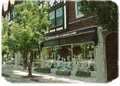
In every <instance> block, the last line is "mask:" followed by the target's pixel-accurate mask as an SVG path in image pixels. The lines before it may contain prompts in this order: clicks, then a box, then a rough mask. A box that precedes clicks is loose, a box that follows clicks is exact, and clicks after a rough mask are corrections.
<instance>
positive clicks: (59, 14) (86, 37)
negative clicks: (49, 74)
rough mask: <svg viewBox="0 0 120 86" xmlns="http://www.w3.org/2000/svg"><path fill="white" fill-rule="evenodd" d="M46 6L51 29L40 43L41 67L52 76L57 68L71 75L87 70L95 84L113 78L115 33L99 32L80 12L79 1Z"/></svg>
mask: <svg viewBox="0 0 120 86" xmlns="http://www.w3.org/2000/svg"><path fill="white" fill-rule="evenodd" d="M49 3H50V6H51V9H50V20H51V27H50V29H49V31H48V32H47V33H46V34H45V37H46V39H47V40H45V41H44V42H43V43H42V44H41V46H42V51H41V67H48V68H51V70H53V73H55V71H56V70H59V69H61V70H70V71H71V74H73V75H75V74H76V72H77V71H83V72H86V71H89V72H90V73H91V77H94V78H96V82H108V81H111V80H113V79H114V78H116V77H117V76H118V65H117V63H118V62H117V61H118V60H117V59H118V56H117V55H118V54H117V50H118V48H117V46H118V44H117V32H108V31H105V30H102V27H101V26H98V25H97V23H96V20H95V18H94V16H92V15H91V14H83V13H82V12H81V11H80V10H81V5H80V1H66V0H56V1H54V0H53V1H50V2H49ZM109 36H111V37H110V38H109ZM112 42H114V43H112ZM109 43H110V44H111V43H112V44H111V45H110V44H109ZM110 46H112V47H110ZM112 49H114V50H115V51H112ZM110 52H112V53H110ZM113 58H114V61H113V60H112V59H113ZM114 70H115V71H114ZM111 74H113V75H111Z"/></svg>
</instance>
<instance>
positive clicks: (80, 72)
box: [75, 71, 90, 77]
mask: <svg viewBox="0 0 120 86" xmlns="http://www.w3.org/2000/svg"><path fill="white" fill-rule="evenodd" d="M75 76H79V77H90V72H84V71H77V72H76V74H75Z"/></svg>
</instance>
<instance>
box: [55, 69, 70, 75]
mask: <svg viewBox="0 0 120 86" xmlns="http://www.w3.org/2000/svg"><path fill="white" fill-rule="evenodd" d="M56 75H61V76H70V75H71V71H67V70H57V71H56Z"/></svg>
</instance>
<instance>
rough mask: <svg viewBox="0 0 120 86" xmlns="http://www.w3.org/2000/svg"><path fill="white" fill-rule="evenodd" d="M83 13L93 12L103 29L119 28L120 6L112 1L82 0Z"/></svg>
mask: <svg viewBox="0 0 120 86" xmlns="http://www.w3.org/2000/svg"><path fill="white" fill-rule="evenodd" d="M81 5H82V6H81V9H82V12H83V13H90V14H92V15H93V16H94V17H95V18H96V20H97V24H98V25H101V26H102V27H103V29H107V30H113V31H114V30H117V28H118V7H117V5H116V4H115V3H114V2H112V1H86V0H83V1H81Z"/></svg>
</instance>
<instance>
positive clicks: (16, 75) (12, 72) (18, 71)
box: [2, 65, 96, 83]
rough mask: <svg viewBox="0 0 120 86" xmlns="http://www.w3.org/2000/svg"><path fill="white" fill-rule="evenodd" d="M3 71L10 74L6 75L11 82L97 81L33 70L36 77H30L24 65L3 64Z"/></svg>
mask: <svg viewBox="0 0 120 86" xmlns="http://www.w3.org/2000/svg"><path fill="white" fill-rule="evenodd" d="M2 73H4V74H7V75H9V77H4V78H5V79H6V80H7V81H9V82H11V83H85V82H90V83H94V82H96V79H95V78H91V77H90V78H85V77H76V76H73V75H71V76H58V75H55V74H51V73H50V74H46V73H37V72H35V71H32V75H33V76H34V77H31V78H28V77H26V76H27V75H28V72H27V70H23V69H22V67H14V66H12V65H3V66H2Z"/></svg>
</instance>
